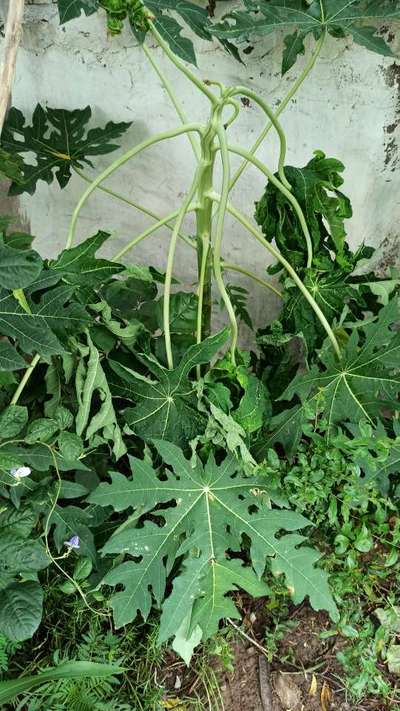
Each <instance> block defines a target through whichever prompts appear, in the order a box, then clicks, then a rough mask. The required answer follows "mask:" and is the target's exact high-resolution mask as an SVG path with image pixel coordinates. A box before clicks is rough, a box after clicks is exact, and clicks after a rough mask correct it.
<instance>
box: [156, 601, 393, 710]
mask: <svg viewBox="0 0 400 711" xmlns="http://www.w3.org/2000/svg"><path fill="white" fill-rule="evenodd" d="M261 609H262V608H259V611H260V610H261ZM293 618H295V621H296V623H297V624H296V626H294V627H293V629H290V630H289V631H288V632H287V633H286V634H285V636H284V637H283V639H282V640H281V641H280V642H279V646H278V650H277V653H276V655H275V656H274V660H273V661H272V663H268V662H267V660H266V657H265V654H262V653H261V651H260V650H259V649H258V648H257V646H256V645H255V644H254V642H255V643H256V644H257V641H258V643H259V644H260V645H262V644H263V638H264V630H265V625H266V620H265V617H264V619H263V615H262V613H261V614H260V615H259V616H257V613H255V615H253V620H254V622H253V624H252V625H249V630H248V636H249V637H251V638H252V639H253V642H251V641H250V640H247V639H240V638H238V635H236V639H235V641H234V642H232V645H231V648H232V653H233V660H232V663H233V668H234V671H233V672H232V673H231V672H228V671H226V670H225V669H224V668H223V665H222V664H221V663H220V662H218V661H216V658H215V657H213V658H212V659H210V665H211V666H212V668H213V669H214V671H216V674H217V676H218V678H219V682H220V692H221V695H222V699H223V706H222V704H221V705H218V709H215V710H214V708H212V711H220V709H221V711H222V709H223V711H389V710H390V709H393V706H391V705H385V703H384V702H383V701H382V699H376V698H370V699H367V700H364V701H362V702H360V703H359V704H357V703H354V702H352V701H349V700H346V698H345V694H344V689H343V681H342V679H341V677H343V670H342V669H341V667H340V665H339V664H338V662H337V660H336V653H337V651H338V650H339V649H340V648H341V647H343V644H344V642H343V640H342V639H338V638H335V637H330V638H328V639H321V638H320V633H321V632H322V631H323V630H324V629H326V628H328V627H329V626H330V624H331V623H330V621H329V619H328V617H327V615H325V614H324V613H317V612H314V611H313V610H311V609H310V608H308V607H307V606H304V607H300V608H297V610H295V611H294V614H293ZM277 660H279V662H278V661H277ZM172 666H173V667H174V673H173V678H171V679H170V680H168V681H167V680H166V676H169V674H168V675H166V676H164V678H163V681H164V683H165V682H166V681H167V685H168V686H170V688H171V690H172V688H173V681H175V680H176V671H175V670H177V664H176V660H175V664H173V665H172ZM169 669H171V667H169ZM178 675H179V678H180V683H181V684H182V686H181V691H180V692H178V693H177V692H176V691H175V694H176V695H178V694H179V696H181V693H182V694H183V695H186V694H188V692H189V693H190V692H191V690H193V689H194V688H196V686H197V687H198V686H199V685H198V683H197V682H198V680H196V678H194V677H193V674H192V673H191V672H190V671H189V670H187V669H186V670H185V669H183V668H182V669H179V670H178ZM175 688H176V686H175ZM181 708H182V709H184V710H185V711H189V709H190V705H189V706H188V705H187V702H186V704H185V705H183V706H182V707H181ZM196 708H198V707H196ZM209 708H211V707H210V704H209V703H207V701H206V700H205V703H204V709H207V711H208V709H209ZM394 708H399V707H398V706H397V705H396V706H395V707H394ZM176 711H181V709H180V707H179V706H178V707H177V709H176Z"/></svg>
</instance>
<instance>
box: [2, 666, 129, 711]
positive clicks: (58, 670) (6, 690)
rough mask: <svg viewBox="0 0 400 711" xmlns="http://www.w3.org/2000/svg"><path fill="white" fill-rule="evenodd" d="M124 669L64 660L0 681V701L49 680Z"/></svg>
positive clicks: (99, 676)
mask: <svg viewBox="0 0 400 711" xmlns="http://www.w3.org/2000/svg"><path fill="white" fill-rule="evenodd" d="M123 671H124V669H122V668H121V667H116V666H113V665H111V664H99V663H97V662H78V661H73V662H65V663H63V664H60V665H59V666H58V667H54V668H52V669H47V671H45V672H40V674H36V676H24V677H21V678H20V679H10V680H8V681H0V703H1V704H6V703H9V702H10V701H13V699H14V698H15V697H16V696H18V695H19V694H23V693H24V692H26V691H30V690H31V689H34V688H35V687H36V686H40V685H41V684H46V683H48V682H49V681H59V680H60V679H61V680H63V679H81V678H82V679H87V677H96V678H99V679H100V678H103V677H108V676H111V675H113V674H121V673H122V672H123Z"/></svg>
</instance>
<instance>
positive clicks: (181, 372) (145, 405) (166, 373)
mask: <svg viewBox="0 0 400 711" xmlns="http://www.w3.org/2000/svg"><path fill="white" fill-rule="evenodd" d="M226 338H227V331H226V330H224V331H222V332H221V333H218V334H216V335H215V336H211V337H210V338H207V339H206V340H205V341H203V342H202V343H200V344H199V345H193V346H191V347H190V348H189V349H188V350H187V351H186V354H185V355H184V357H183V358H182V360H181V362H180V364H179V366H178V367H177V368H174V369H173V370H168V369H167V368H165V367H164V366H162V365H161V364H160V363H158V362H157V361H156V360H155V358H153V357H152V356H145V355H144V354H142V355H141V356H140V360H141V361H142V362H143V364H144V365H145V366H146V367H147V369H148V370H149V372H150V374H151V375H152V376H155V378H154V379H153V378H150V377H145V376H143V375H139V374H138V373H135V372H134V371H133V370H131V369H130V368H127V367H126V366H124V365H121V364H120V363H117V362H116V361H114V362H110V366H111V368H112V370H113V375H110V376H109V383H110V388H111V391H112V393H113V395H114V396H117V397H119V398H123V399H125V400H128V401H129V400H130V401H131V402H133V403H134V404H135V407H127V408H126V409H125V411H124V418H125V421H126V423H127V425H128V426H129V428H130V429H131V430H132V431H133V432H134V433H135V434H136V435H138V436H139V437H142V438H143V439H144V440H146V441H147V440H150V439H158V438H162V439H166V440H169V441H171V442H175V443H176V444H180V445H182V446H186V445H187V444H188V443H189V441H190V440H191V439H193V438H194V437H195V436H196V435H197V434H199V432H202V431H204V428H205V425H206V421H205V418H204V416H203V415H202V414H201V413H200V412H199V410H198V408H197V396H196V394H195V391H194V389H193V387H192V384H191V382H190V380H189V377H188V376H189V374H190V372H191V371H192V370H193V368H194V367H195V366H196V365H201V364H202V363H209V362H210V361H211V359H212V358H213V357H214V356H215V355H216V354H217V352H218V350H219V349H220V348H222V346H223V345H224V343H225V342H226Z"/></svg>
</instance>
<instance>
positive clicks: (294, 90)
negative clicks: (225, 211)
mask: <svg viewBox="0 0 400 711" xmlns="http://www.w3.org/2000/svg"><path fill="white" fill-rule="evenodd" d="M325 38H326V30H324V32H323V34H322V35H321V37H320V38H319V40H318V42H317V44H316V47H315V51H314V52H313V54H312V55H311V56H310V58H309V60H308V62H307V63H306V65H305V67H304V69H303V71H302V72H301V74H300V75H299V76H298V78H297V79H296V81H295V82H294V84H293V86H292V87H291V89H290V91H289V92H288V93H287V94H286V96H285V98H284V99H282V101H281V103H280V104H279V106H278V108H277V110H276V111H275V113H274V116H275V118H276V119H278V118H279V116H280V115H281V114H282V113H283V112H284V110H285V109H286V107H287V105H288V104H289V103H290V102H291V100H292V99H293V97H294V96H295V94H297V92H298V90H299V89H300V87H301V86H302V84H303V83H304V81H305V79H306V78H307V77H308V75H309V74H310V72H311V71H312V69H313V67H314V65H315V63H316V61H317V59H318V57H319V55H320V52H321V49H322V47H323V45H324V42H325ZM272 126H273V123H272V121H267V123H266V124H265V126H264V128H263V129H262V131H261V133H260V135H259V136H258V138H257V139H256V141H255V142H254V143H253V145H252V147H251V148H250V150H249V153H250V154H251V155H254V154H255V152H256V151H257V149H258V148H259V147H260V146H261V144H262V142H263V141H264V139H265V137H266V136H267V135H268V133H269V132H270V130H271V128H272ZM247 166H248V161H247V160H244V161H243V162H242V163H241V164H240V166H239V168H238V169H237V171H236V173H235V174H234V176H233V178H232V180H231V185H230V187H231V189H232V188H233V187H234V186H235V185H236V183H237V181H238V180H239V178H240V177H241V175H242V174H243V172H244V170H246V168H247Z"/></svg>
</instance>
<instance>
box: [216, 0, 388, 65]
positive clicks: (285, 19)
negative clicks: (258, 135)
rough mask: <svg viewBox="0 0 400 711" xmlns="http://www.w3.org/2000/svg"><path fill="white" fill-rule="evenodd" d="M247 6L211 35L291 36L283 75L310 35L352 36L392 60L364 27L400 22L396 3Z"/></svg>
mask: <svg viewBox="0 0 400 711" xmlns="http://www.w3.org/2000/svg"><path fill="white" fill-rule="evenodd" d="M244 4H245V6H246V7H247V10H242V9H241V8H239V9H234V10H233V11H232V12H229V13H228V14H227V15H225V16H224V18H223V19H222V21H220V22H217V23H216V24H214V25H212V26H211V28H210V29H209V31H210V33H211V34H213V35H214V36H215V37H217V38H218V39H228V40H233V41H236V42H243V41H246V40H248V39H249V38H250V37H251V36H257V35H268V34H270V33H271V32H273V31H275V30H288V31H289V32H290V33H291V34H289V35H288V36H286V37H285V50H284V56H283V63H282V73H283V74H284V73H285V72H286V71H288V69H289V68H290V67H291V66H293V64H294V63H295V61H296V59H297V57H298V56H299V55H300V54H304V43H303V41H304V38H305V37H306V36H307V35H308V34H312V35H313V37H314V38H315V39H319V38H320V37H321V35H322V33H323V32H329V34H331V35H332V36H333V37H345V36H348V35H350V36H352V37H353V39H354V41H355V42H358V43H359V44H361V45H362V46H364V47H366V48H367V49H370V50H372V51H374V52H378V53H379V54H384V55H387V56H390V55H391V54H392V52H391V49H390V47H389V45H388V44H386V42H385V41H384V40H383V39H382V38H380V37H377V36H376V30H377V28H376V27H370V26H366V25H365V23H366V22H368V21H373V22H374V23H379V22H380V23H384V22H388V21H391V20H398V19H400V9H399V7H398V6H397V5H396V3H393V2H388V3H384V2H382V0H314V1H312V2H308V0H244ZM322 13H323V14H322Z"/></svg>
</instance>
